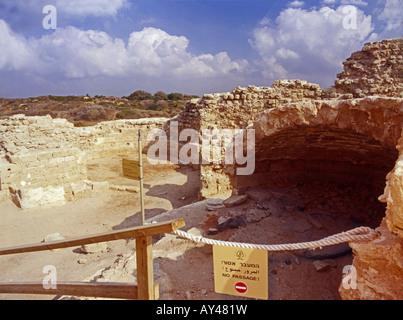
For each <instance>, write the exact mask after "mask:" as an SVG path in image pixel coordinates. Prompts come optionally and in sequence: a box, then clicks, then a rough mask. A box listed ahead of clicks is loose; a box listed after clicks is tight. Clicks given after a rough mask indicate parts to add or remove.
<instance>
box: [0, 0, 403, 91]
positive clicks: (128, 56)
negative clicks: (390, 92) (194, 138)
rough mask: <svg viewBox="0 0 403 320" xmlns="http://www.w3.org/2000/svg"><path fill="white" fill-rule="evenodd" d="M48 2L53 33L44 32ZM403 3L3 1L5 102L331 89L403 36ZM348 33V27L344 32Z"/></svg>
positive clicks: (0, 64) (0, 70)
mask: <svg viewBox="0 0 403 320" xmlns="http://www.w3.org/2000/svg"><path fill="white" fill-rule="evenodd" d="M46 5H53V6H54V8H56V10H57V11H56V15H55V16H56V18H57V21H56V29H45V28H44V27H43V20H44V19H45V18H46V17H47V14H46V13H45V14H44V13H43V12H42V11H43V8H44V7H45V6H46ZM402 7H403V0H373V1H369V0H312V1H308V0H306V1H303V0H291V1H278V0H272V1H269V0H0V96H1V97H31V96H39V95H48V94H53V95H84V94H87V93H88V94H90V95H97V94H100V95H106V96H124V95H128V94H130V93H131V92H133V91H135V90H138V89H142V90H147V91H149V92H151V93H155V92H156V91H159V90H162V91H165V92H168V93H169V92H183V93H189V94H198V95H201V94H203V93H212V92H226V91H230V90H232V89H233V88H235V87H236V86H238V85H240V86H247V85H249V84H253V85H258V86H271V85H272V83H273V81H274V80H277V79H297V78H298V79H302V80H307V81H310V82H314V83H318V84H320V85H321V86H322V87H328V86H331V85H333V83H334V80H335V79H336V74H337V73H339V72H341V71H342V61H344V60H345V59H346V58H348V57H349V56H350V55H351V53H352V52H354V51H357V50H360V49H361V48H362V46H363V45H364V44H365V43H366V42H370V41H378V40H382V39H386V38H395V37H402V35H403V30H402V16H403V12H402V11H403V10H402ZM346 26H347V27H346Z"/></svg>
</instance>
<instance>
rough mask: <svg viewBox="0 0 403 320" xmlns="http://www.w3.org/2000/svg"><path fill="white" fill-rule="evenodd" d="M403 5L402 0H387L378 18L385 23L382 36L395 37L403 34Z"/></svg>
mask: <svg viewBox="0 0 403 320" xmlns="http://www.w3.org/2000/svg"><path fill="white" fill-rule="evenodd" d="M402 17H403V7H402V3H401V0H386V3H385V7H384V9H383V10H382V11H381V13H380V14H379V16H378V19H379V20H380V21H382V22H383V23H384V24H385V28H384V30H383V31H382V33H381V35H380V37H381V38H382V37H383V38H394V37H401V36H402V35H403V18H402Z"/></svg>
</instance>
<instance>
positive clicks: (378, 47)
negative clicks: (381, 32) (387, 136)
mask: <svg viewBox="0 0 403 320" xmlns="http://www.w3.org/2000/svg"><path fill="white" fill-rule="evenodd" d="M343 65H344V71H343V72H342V73H340V74H338V75H337V78H338V80H336V82H335V87H336V89H337V90H338V91H339V92H342V93H351V94H353V95H354V97H355V98H362V97H365V96H368V95H378V96H389V97H403V81H402V80H403V39H402V38H399V39H390V40H384V41H380V42H372V43H367V44H366V45H365V46H364V47H363V49H362V50H361V51H358V52H354V53H353V54H352V55H351V57H350V58H348V59H347V60H346V61H345V62H344V63H343Z"/></svg>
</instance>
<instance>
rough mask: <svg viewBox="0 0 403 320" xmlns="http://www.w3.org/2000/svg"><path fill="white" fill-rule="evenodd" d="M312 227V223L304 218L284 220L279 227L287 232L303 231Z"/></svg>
mask: <svg viewBox="0 0 403 320" xmlns="http://www.w3.org/2000/svg"><path fill="white" fill-rule="evenodd" d="M311 228H312V225H311V224H310V223H309V222H308V221H307V220H306V219H296V220H291V221H284V222H283V223H282V224H281V226H280V229H281V230H283V231H288V232H296V233H304V232H307V231H308V230H310V229H311Z"/></svg>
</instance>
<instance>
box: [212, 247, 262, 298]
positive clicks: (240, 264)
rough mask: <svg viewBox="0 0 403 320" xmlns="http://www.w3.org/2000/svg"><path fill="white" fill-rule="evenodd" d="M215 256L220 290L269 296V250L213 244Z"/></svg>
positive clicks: (215, 269)
mask: <svg viewBox="0 0 403 320" xmlns="http://www.w3.org/2000/svg"><path fill="white" fill-rule="evenodd" d="M213 258H214V286H215V291H216V292H217V293H223V294H229V295H235V296H241V297H248V298H256V299H263V300H267V299H268V295H269V283H268V254H267V251H266V250H255V249H244V248H232V247H223V246H213Z"/></svg>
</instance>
